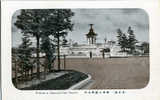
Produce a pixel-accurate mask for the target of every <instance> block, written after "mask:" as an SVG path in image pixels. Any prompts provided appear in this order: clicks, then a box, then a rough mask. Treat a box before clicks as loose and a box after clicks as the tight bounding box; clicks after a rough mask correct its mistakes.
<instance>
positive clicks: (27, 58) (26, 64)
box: [18, 34, 33, 79]
mask: <svg viewBox="0 0 160 100" xmlns="http://www.w3.org/2000/svg"><path fill="white" fill-rule="evenodd" d="M31 45H32V42H31V41H30V39H29V36H28V35H27V34H24V35H23V38H22V44H21V45H20V46H19V48H18V63H19V69H20V71H21V72H20V73H21V74H22V77H23V78H25V79H27V78H28V75H29V71H30V70H32V69H33V64H32V62H31V52H32V49H31V48H30V46H31ZM31 73H32V72H31Z"/></svg>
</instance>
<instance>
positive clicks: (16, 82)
mask: <svg viewBox="0 0 160 100" xmlns="http://www.w3.org/2000/svg"><path fill="white" fill-rule="evenodd" d="M17 80H18V79H17V60H15V87H16V88H17V84H18V81H17Z"/></svg>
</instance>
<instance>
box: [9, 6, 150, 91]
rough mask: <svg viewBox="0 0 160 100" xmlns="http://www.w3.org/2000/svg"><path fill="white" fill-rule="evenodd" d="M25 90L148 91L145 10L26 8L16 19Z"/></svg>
mask: <svg viewBox="0 0 160 100" xmlns="http://www.w3.org/2000/svg"><path fill="white" fill-rule="evenodd" d="M11 28H12V33H11V34H12V49H11V50H12V51H11V52H12V56H11V57H12V66H11V71H12V75H11V76H12V77H11V80H12V83H13V85H14V87H15V88H17V89H19V90H23V91H25V90H81V89H82V90H83V89H142V88H145V87H146V86H147V84H148V82H149V75H150V74H149V69H150V61H149V59H150V58H149V55H150V53H149V51H150V50H149V45H150V43H149V18H148V15H147V13H146V12H145V11H144V10H143V9H131V8H130V9H108V8H107V9H85V8H83V9H20V10H17V11H16V12H15V13H14V14H13V16H12V26H11Z"/></svg>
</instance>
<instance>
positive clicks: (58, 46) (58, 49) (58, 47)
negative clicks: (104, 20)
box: [57, 33, 61, 71]
mask: <svg viewBox="0 0 160 100" xmlns="http://www.w3.org/2000/svg"><path fill="white" fill-rule="evenodd" d="M59 42H60V40H59V33H58V44H57V51H58V70H59V71H60V70H61V68H60V65H61V61H60V45H59Z"/></svg>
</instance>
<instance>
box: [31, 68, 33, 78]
mask: <svg viewBox="0 0 160 100" xmlns="http://www.w3.org/2000/svg"><path fill="white" fill-rule="evenodd" d="M32 78H33V66H32V68H31V80H32Z"/></svg>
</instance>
